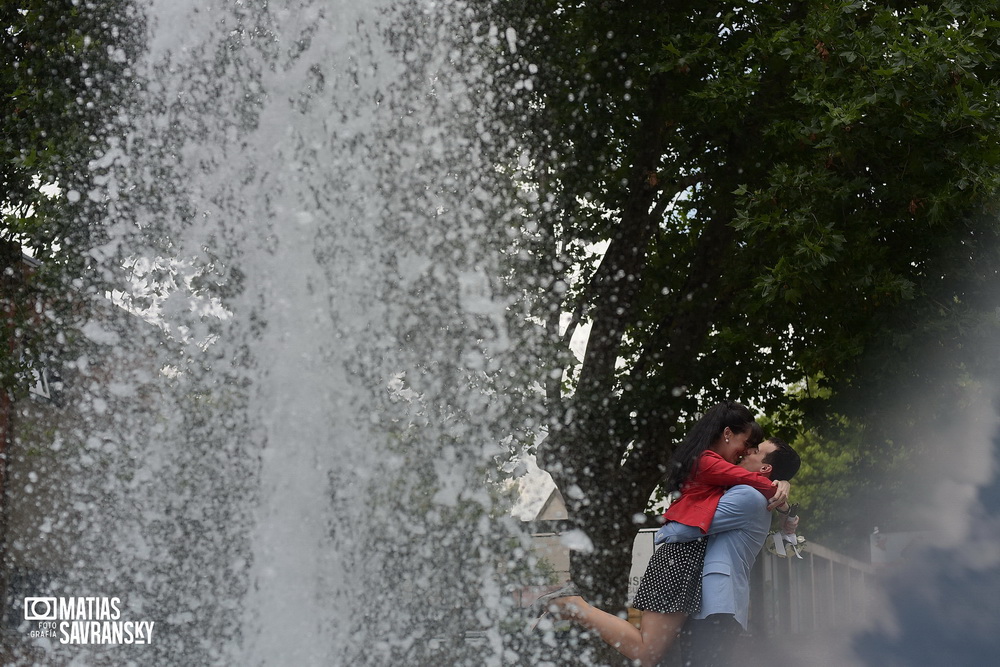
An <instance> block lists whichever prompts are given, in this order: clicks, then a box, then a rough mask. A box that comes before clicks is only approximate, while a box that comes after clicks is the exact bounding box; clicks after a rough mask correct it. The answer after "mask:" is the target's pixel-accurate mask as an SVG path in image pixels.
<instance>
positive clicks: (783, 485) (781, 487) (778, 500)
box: [767, 479, 792, 511]
mask: <svg viewBox="0 0 1000 667" xmlns="http://www.w3.org/2000/svg"><path fill="white" fill-rule="evenodd" d="M771 486H773V487H776V488H777V489H778V490H777V491H775V493H774V497H773V498H771V502H769V503H768V504H767V509H768V511H771V510H773V509H774V508H776V507H778V506H779V505H784V504H785V503H786V501H787V500H788V492H789V491H791V490H792V485H791V484H789V483H788V482H787V481H785V480H783V479H777V480H775V481H773V482H771Z"/></svg>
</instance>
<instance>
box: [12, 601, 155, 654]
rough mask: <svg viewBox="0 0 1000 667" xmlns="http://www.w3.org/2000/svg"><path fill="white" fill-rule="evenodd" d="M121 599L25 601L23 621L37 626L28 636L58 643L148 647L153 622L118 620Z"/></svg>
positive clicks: (150, 641)
mask: <svg viewBox="0 0 1000 667" xmlns="http://www.w3.org/2000/svg"><path fill="white" fill-rule="evenodd" d="M121 616H122V613H121V598H101V597H69V598H63V597H59V598H55V597H35V598H24V619H25V620H26V621H35V622H36V623H37V624H38V625H37V628H36V629H34V630H31V631H29V633H28V635H29V636H30V637H33V638H48V639H58V640H59V643H60V644H112V645H113V644H151V643H152V642H153V625H154V623H155V622H154V621H123V620H121Z"/></svg>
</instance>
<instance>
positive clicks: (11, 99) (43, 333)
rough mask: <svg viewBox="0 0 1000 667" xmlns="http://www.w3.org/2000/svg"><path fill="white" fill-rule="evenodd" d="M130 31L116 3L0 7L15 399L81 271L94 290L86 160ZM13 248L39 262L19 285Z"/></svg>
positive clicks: (112, 108)
mask: <svg viewBox="0 0 1000 667" xmlns="http://www.w3.org/2000/svg"><path fill="white" fill-rule="evenodd" d="M141 29H142V22H141V21H138V20H135V16H134V14H133V12H132V11H131V5H130V3H129V2H128V0H122V1H120V2H118V1H116V2H104V3H94V2H80V1H79V0H22V1H20V2H7V3H3V4H2V5H0V31H2V33H3V38H2V39H0V54H2V55H3V58H2V61H0V62H2V63H3V64H2V65H0V187H2V195H0V216H2V219H3V226H2V227H0V245H2V246H3V258H2V259H3V264H2V267H0V269H2V270H4V272H5V274H4V281H3V295H2V298H3V300H4V302H5V308H4V314H5V317H4V318H3V321H2V323H0V335H2V336H3V340H4V341H5V342H9V343H10V345H9V346H8V349H10V350H11V351H14V350H15V349H16V354H7V355H4V357H3V360H2V362H0V387H2V390H3V391H12V392H14V393H15V394H19V393H23V392H25V391H27V388H28V386H30V384H31V383H32V382H33V380H32V376H31V373H30V371H31V370H39V369H40V368H41V367H44V366H45V365H46V361H47V360H48V359H49V358H50V357H51V355H52V353H53V350H54V349H55V348H57V347H59V346H61V344H60V343H57V342H56V338H57V337H59V334H60V332H61V333H62V334H64V335H65V334H66V328H67V325H68V322H69V320H70V319H71V317H67V316H68V315H70V313H71V311H72V310H73V308H74V306H73V304H72V299H71V298H70V296H69V295H70V293H71V292H72V291H73V289H74V288H71V287H70V285H71V284H72V281H73V280H74V279H80V278H82V277H83V276H84V275H85V274H90V275H89V276H88V280H87V283H88V284H95V285H96V284H99V282H100V280H99V278H101V277H100V276H95V275H93V272H92V271H91V270H90V267H91V265H92V264H93V263H94V262H93V260H94V258H93V257H92V256H91V255H90V254H89V253H88V251H89V250H90V249H91V248H92V247H93V246H94V245H95V244H97V243H99V242H100V239H101V232H102V226H101V225H100V224H97V222H96V221H97V220H99V216H100V214H101V212H102V210H103V207H104V205H105V195H104V193H103V191H102V189H101V188H100V187H99V177H100V174H99V171H100V166H99V165H97V164H92V162H93V161H95V158H98V157H99V156H98V155H97V154H96V153H95V150H96V149H97V147H99V146H102V145H106V144H105V141H106V139H107V138H108V137H109V136H114V134H115V133H116V131H118V130H117V124H116V120H115V117H114V114H115V113H116V112H117V111H119V108H118V106H119V105H120V104H121V103H122V101H123V100H124V99H125V98H126V97H127V95H128V92H129V91H128V86H127V83H126V81H127V77H126V76H125V74H126V73H127V72H128V62H129V60H130V56H131V54H132V52H133V51H134V49H135V47H136V44H137V42H136V41H135V40H134V39H133V38H134V36H135V35H136V34H137V33H138V32H139V31H141ZM95 177H97V178H96V179H95ZM46 185H49V186H57V187H58V188H59V194H58V195H54V194H53V193H52V192H51V191H48V192H46V191H45V189H44V188H43V186H46ZM22 248H23V249H26V250H27V251H28V252H29V253H30V254H31V255H32V256H33V257H34V258H35V259H36V260H38V262H40V264H39V265H38V266H36V267H34V268H33V269H32V270H31V271H30V272H29V273H30V276H28V275H22V274H23V273H24V267H23V266H22V265H21V250H22ZM95 281H96V282H95ZM75 289H79V284H78V285H77V287H76V288H75ZM42 304H44V308H42ZM42 311H44V312H45V315H44V316H43V315H42ZM64 318H66V319H64Z"/></svg>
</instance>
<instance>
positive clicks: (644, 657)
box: [549, 596, 687, 667]
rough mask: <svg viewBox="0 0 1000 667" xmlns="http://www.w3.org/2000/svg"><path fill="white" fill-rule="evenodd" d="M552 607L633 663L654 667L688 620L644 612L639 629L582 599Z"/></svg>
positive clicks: (570, 599) (557, 601) (679, 615)
mask: <svg viewBox="0 0 1000 667" xmlns="http://www.w3.org/2000/svg"><path fill="white" fill-rule="evenodd" d="M549 606H550V607H555V608H556V609H557V610H558V614H559V616H560V617H562V618H568V619H572V620H574V621H576V622H577V623H579V624H580V625H582V626H583V627H585V628H588V629H590V630H593V631H595V632H596V633H597V634H598V635H600V637H601V639H603V640H604V641H605V642H607V643H608V644H610V645H611V647H612V648H614V649H615V650H617V651H618V652H619V653H621V654H622V655H624V656H625V657H626V658H628V659H630V660H638V661H639V663H640V664H641V665H642V667H655V666H656V664H657V663H659V662H660V659H661V658H663V656H664V655H666V653H667V650H668V649H669V648H670V646H671V644H673V643H674V639H676V637H677V634H678V633H679V632H680V630H681V626H682V625H684V621H685V620H687V614H684V613H681V612H675V613H671V614H660V613H657V612H654V611H644V612H643V613H642V621H641V622H640V623H639V627H638V628H637V627H635V626H634V625H632V624H631V623H629V622H628V620H627V619H624V618H621V617H620V616H615V615H614V614H609V613H608V612H606V611H604V610H602V609H598V608H597V607H594V606H593V605H591V604H588V603H587V601H586V600H584V599H583V598H582V597H579V596H572V597H564V598H556V599H555V600H553V601H552V602H551V603H550V604H549Z"/></svg>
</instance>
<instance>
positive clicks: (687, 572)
mask: <svg viewBox="0 0 1000 667" xmlns="http://www.w3.org/2000/svg"><path fill="white" fill-rule="evenodd" d="M762 440H763V431H762V430H761V428H760V426H759V425H758V424H757V422H756V421H754V418H753V415H752V414H751V413H750V411H749V410H748V409H747V408H746V407H744V406H742V405H740V404H739V403H735V402H733V401H725V402H723V403H720V404H719V405H716V406H714V407H712V408H711V409H710V410H708V411H707V412H706V413H705V415H704V416H703V417H702V418H701V419H700V420H698V423H697V424H695V426H694V428H692V429H691V432H690V433H688V435H687V437H686V438H685V439H684V442H682V443H681V445H680V446H678V447H677V449H676V450H674V454H673V456H672V457H671V464H670V475H669V477H668V479H667V482H666V488H667V491H668V493H675V492H677V491H680V492H681V496H680V498H679V499H678V500H676V501H675V502H674V503H672V504H671V506H670V509H669V510H668V511H667V513H666V515H665V516H666V517H667V520H669V521H678V522H680V523H683V524H685V525H689V526H697V527H698V528H700V529H701V531H702V533H706V532H707V531H708V528H709V526H710V525H711V521H712V516H713V515H714V514H715V509H716V507H717V506H718V504H719V499H720V498H721V497H722V494H723V493H724V492H725V490H726V489H727V488H728V487H730V486H735V485H737V484H749V485H750V486H753V487H754V488H756V489H757V490H759V491H760V492H761V493H763V494H764V495H765V497H767V498H770V499H771V503H770V507H774V506H777V505H781V504H783V503H784V501H785V499H786V498H787V497H788V490H789V484H788V482H772V481H771V480H770V479H768V478H767V477H766V476H764V475H761V474H760V473H754V472H750V471H748V470H745V469H743V468H740V467H738V466H736V465H735V464H736V462H737V461H738V460H739V458H740V457H741V456H743V454H744V453H745V452H746V451H747V450H748V449H751V448H754V447H756V446H757V445H758V444H760V442H761V441H762ZM706 545H707V539H706V538H702V539H700V540H697V541H695V542H688V543H683V544H665V545H662V546H661V547H660V548H659V549H657V550H656V552H655V553H654V554H653V557H652V558H651V559H650V561H649V565H648V566H647V567H646V572H645V574H644V575H643V578H642V582H641V583H640V584H639V590H638V592H637V593H636V596H635V600H634V601H633V606H634V607H635V608H636V609H639V610H641V611H642V612H643V614H642V621H641V622H640V626H639V627H638V628H636V627H635V626H634V625H632V624H631V623H629V622H628V620H626V619H623V618H621V617H619V616H616V615H614V614H609V613H607V612H605V611H602V610H600V609H597V608H596V607H593V606H591V605H590V604H588V603H587V602H586V601H584V599H583V598H582V597H580V596H579V594H578V593H577V592H576V590H575V587H574V586H572V584H570V586H568V587H566V588H563V589H561V590H559V591H556V592H554V593H550V594H549V595H547V596H544V597H543V598H541V599H540V600H539V602H540V603H542V604H544V605H547V608H548V609H549V610H552V611H554V612H555V613H556V614H558V615H559V616H560V617H562V618H570V619H572V620H574V621H576V622H578V623H580V624H581V625H583V626H584V627H586V628H589V629H592V630H594V631H596V632H597V633H598V634H599V635H600V636H601V638H602V639H603V640H604V641H606V642H607V643H608V644H610V645H611V646H613V647H614V648H615V649H617V650H618V651H619V652H620V653H621V654H622V655H624V656H625V657H627V658H629V659H631V660H638V661H639V662H640V664H641V665H642V666H643V667H652V666H654V665H656V664H657V663H658V662H659V661H660V659H661V658H662V657H663V655H664V654H665V653H666V652H667V650H668V649H669V648H670V645H671V644H672V643H673V641H674V639H675V638H676V636H677V634H678V632H679V631H680V628H681V626H682V625H683V624H684V621H685V620H686V619H687V616H688V614H690V613H693V612H696V611H697V610H698V608H699V606H700V604H701V574H702V566H703V563H704V559H705V547H706Z"/></svg>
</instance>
